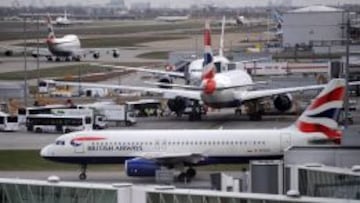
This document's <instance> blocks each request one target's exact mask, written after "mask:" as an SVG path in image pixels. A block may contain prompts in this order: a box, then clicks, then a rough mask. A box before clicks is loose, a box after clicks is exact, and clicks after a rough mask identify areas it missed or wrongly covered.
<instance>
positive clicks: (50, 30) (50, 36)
mask: <svg viewBox="0 0 360 203" xmlns="http://www.w3.org/2000/svg"><path fill="white" fill-rule="evenodd" d="M46 20H47V27H48V37H47V40H51V39H54V38H55V33H54V28H53V26H52V23H51V17H50V14H49V13H48V14H47V18H46Z"/></svg>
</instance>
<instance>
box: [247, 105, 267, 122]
mask: <svg viewBox="0 0 360 203" xmlns="http://www.w3.org/2000/svg"><path fill="white" fill-rule="evenodd" d="M246 105H247V109H248V112H247V113H248V116H249V119H250V120H251V121H261V120H262V114H263V112H264V109H263V108H262V106H261V104H260V102H259V101H258V100H254V101H250V102H248V103H247V104H246Z"/></svg>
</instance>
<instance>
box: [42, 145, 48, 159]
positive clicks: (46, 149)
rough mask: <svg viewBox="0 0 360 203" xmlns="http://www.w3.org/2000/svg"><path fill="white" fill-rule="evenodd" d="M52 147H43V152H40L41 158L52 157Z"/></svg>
mask: <svg viewBox="0 0 360 203" xmlns="http://www.w3.org/2000/svg"><path fill="white" fill-rule="evenodd" d="M49 148H50V146H49V145H48V146H45V147H43V148H42V149H41V151H40V156H41V157H48V156H49V155H50V149H49Z"/></svg>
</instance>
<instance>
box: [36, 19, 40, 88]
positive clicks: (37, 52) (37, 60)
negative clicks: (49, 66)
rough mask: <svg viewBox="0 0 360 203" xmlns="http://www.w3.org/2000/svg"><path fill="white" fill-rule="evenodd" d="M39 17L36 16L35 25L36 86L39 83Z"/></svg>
mask: <svg viewBox="0 0 360 203" xmlns="http://www.w3.org/2000/svg"><path fill="white" fill-rule="evenodd" d="M39 18H40V16H39V15H38V16H37V23H36V25H37V26H36V29H37V46H36V54H37V57H36V68H37V84H38V85H39V82H40V60H39V57H40V53H39V49H40V48H39V46H40V40H39V39H40V30H39V24H40V20H39Z"/></svg>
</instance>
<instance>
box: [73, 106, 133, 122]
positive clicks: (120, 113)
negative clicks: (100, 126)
mask: <svg viewBox="0 0 360 203" xmlns="http://www.w3.org/2000/svg"><path fill="white" fill-rule="evenodd" d="M77 108H79V109H86V108H89V109H92V110H93V111H94V114H95V117H96V115H102V116H103V120H104V121H105V122H107V123H109V122H113V123H115V124H116V125H118V124H119V123H125V125H126V126H131V125H134V124H135V123H136V117H135V115H134V111H133V107H132V105H130V104H128V103H125V104H122V105H119V104H115V103H113V102H96V103H93V104H81V105H77ZM95 122H96V121H95Z"/></svg>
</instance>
